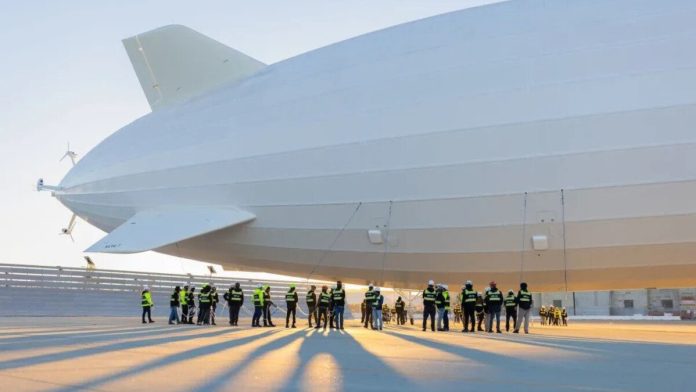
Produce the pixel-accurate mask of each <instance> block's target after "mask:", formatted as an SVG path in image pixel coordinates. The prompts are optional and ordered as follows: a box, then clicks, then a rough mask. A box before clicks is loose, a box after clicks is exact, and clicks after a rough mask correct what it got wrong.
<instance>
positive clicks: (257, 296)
mask: <svg viewBox="0 0 696 392" xmlns="http://www.w3.org/2000/svg"><path fill="white" fill-rule="evenodd" d="M254 306H263V291H261V290H259V289H256V290H254Z"/></svg>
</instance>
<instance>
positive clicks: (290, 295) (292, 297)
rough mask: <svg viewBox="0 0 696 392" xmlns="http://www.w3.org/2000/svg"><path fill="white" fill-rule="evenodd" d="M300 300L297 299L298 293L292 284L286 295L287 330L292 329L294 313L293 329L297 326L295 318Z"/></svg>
mask: <svg viewBox="0 0 696 392" xmlns="http://www.w3.org/2000/svg"><path fill="white" fill-rule="evenodd" d="M299 300H300V299H299V298H298V297H297V292H296V291H295V284H294V283H293V284H291V285H290V288H289V289H288V292H287V293H285V305H286V306H287V309H288V310H287V312H285V328H290V326H289V324H290V314H291V313H292V327H293V328H297V327H296V326H295V316H296V315H297V302H298V301H299Z"/></svg>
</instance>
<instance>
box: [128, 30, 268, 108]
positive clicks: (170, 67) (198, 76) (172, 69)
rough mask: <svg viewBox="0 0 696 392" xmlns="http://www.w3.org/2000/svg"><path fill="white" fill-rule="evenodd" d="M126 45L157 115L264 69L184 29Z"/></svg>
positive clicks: (146, 35) (147, 36)
mask: <svg viewBox="0 0 696 392" xmlns="http://www.w3.org/2000/svg"><path fill="white" fill-rule="evenodd" d="M123 46H124V47H125V48H126V52H128V57H130V60H131V63H132V64H133V69H134V70H135V73H136V75H137V76H138V80H139V81H140V85H141V86H142V88H143V91H144V92H145V96H146V97H147V101H148V102H149V103H150V108H152V110H153V111H155V110H157V109H160V108H162V107H165V106H168V105H171V104H176V103H179V102H183V101H186V100H188V99H189V98H191V97H194V96H196V95H200V94H202V93H203V92H205V91H207V90H210V89H213V88H215V87H218V86H221V85H223V84H225V83H230V82H233V81H236V80H241V79H244V78H246V77H248V76H251V75H252V74H254V73H256V72H257V71H258V70H260V69H261V68H264V67H265V66H266V64H264V63H262V62H260V61H258V60H256V59H254V58H252V57H249V56H247V55H245V54H244V53H242V52H239V51H237V50H234V49H232V48H230V47H228V46H226V45H224V44H221V43H220V42H217V41H215V40H213V39H211V38H208V37H206V36H205V35H203V34H201V33H199V32H197V31H195V30H192V29H190V28H188V27H186V26H181V25H170V26H164V27H160V28H158V29H155V30H152V31H148V32H146V33H142V34H138V35H136V36H134V37H130V38H126V39H124V40H123Z"/></svg>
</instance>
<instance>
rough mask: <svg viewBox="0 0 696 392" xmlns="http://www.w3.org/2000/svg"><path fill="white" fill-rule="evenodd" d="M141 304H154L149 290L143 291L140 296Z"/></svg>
mask: <svg viewBox="0 0 696 392" xmlns="http://www.w3.org/2000/svg"><path fill="white" fill-rule="evenodd" d="M140 304H141V305H142V306H152V294H150V292H149V291H143V294H142V296H141V298H140Z"/></svg>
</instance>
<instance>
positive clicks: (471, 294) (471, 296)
mask: <svg viewBox="0 0 696 392" xmlns="http://www.w3.org/2000/svg"><path fill="white" fill-rule="evenodd" d="M476 298H478V293H477V292H476V291H474V284H473V283H472V282H471V281H470V280H467V281H466V283H465V284H464V288H463V290H462V294H461V303H462V314H463V320H464V329H462V332H469V324H471V332H474V331H476V316H475V313H476Z"/></svg>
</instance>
